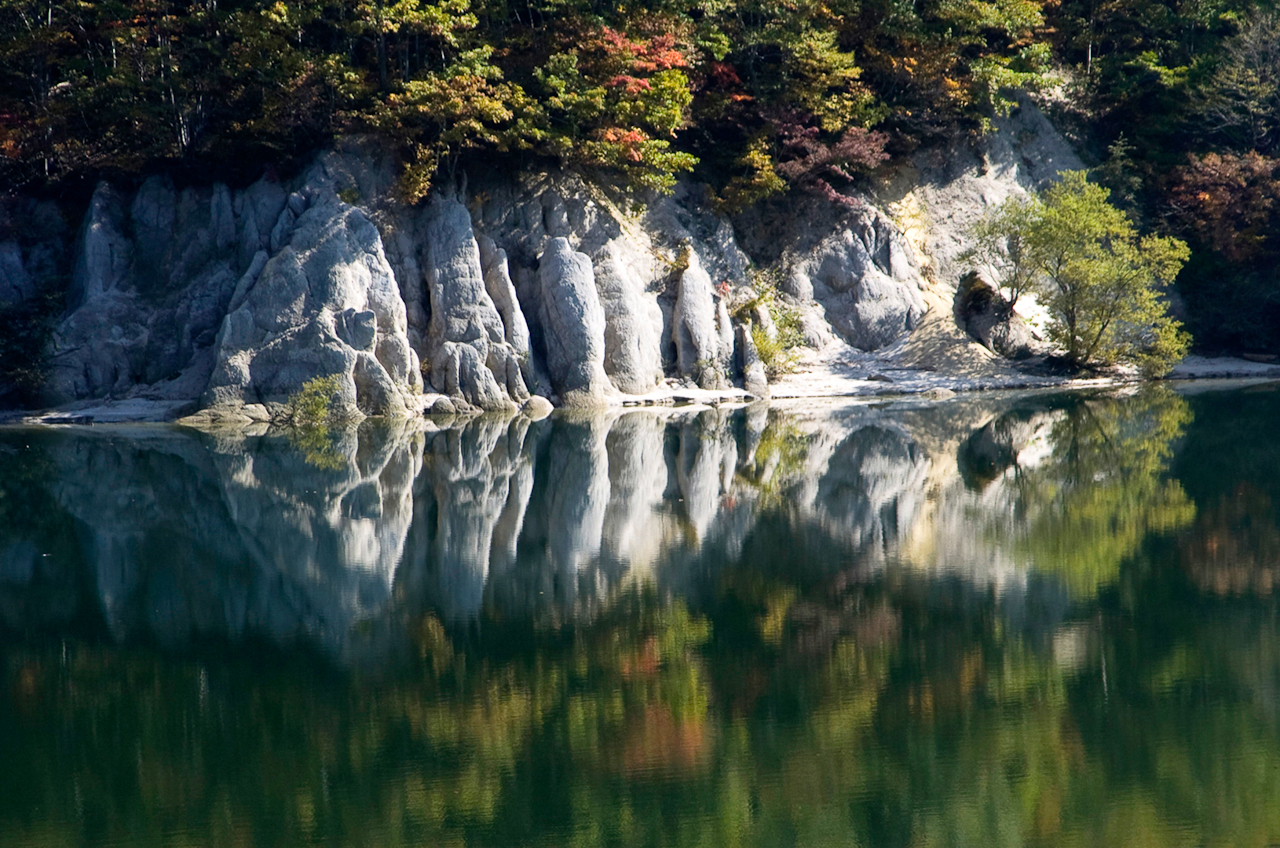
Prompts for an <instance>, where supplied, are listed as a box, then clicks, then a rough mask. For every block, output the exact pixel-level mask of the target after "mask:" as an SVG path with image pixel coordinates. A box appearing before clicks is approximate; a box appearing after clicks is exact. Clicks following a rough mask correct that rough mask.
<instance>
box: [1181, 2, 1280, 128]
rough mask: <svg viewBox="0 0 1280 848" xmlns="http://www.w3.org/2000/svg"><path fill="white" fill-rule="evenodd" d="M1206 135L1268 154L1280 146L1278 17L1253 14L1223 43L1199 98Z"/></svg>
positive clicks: (1267, 13)
mask: <svg viewBox="0 0 1280 848" xmlns="http://www.w3.org/2000/svg"><path fill="white" fill-rule="evenodd" d="M1198 100H1199V107H1200V112H1201V115H1202V117H1203V119H1204V121H1205V123H1206V125H1207V126H1208V128H1209V129H1210V130H1211V131H1216V132H1219V133H1221V134H1222V135H1224V136H1225V137H1226V138H1227V139H1228V140H1229V141H1230V142H1232V143H1233V144H1234V145H1237V146H1240V147H1243V148H1245V149H1253V150H1259V151H1262V152H1264V153H1265V152H1270V151H1273V150H1275V149H1276V145H1277V144H1280V16H1277V15H1276V14H1275V13H1272V12H1263V11H1255V12H1254V13H1253V14H1252V15H1251V16H1250V17H1249V18H1248V19H1246V20H1244V21H1243V22H1242V23H1241V26H1240V32H1239V33H1238V34H1236V35H1235V36H1233V37H1231V38H1230V39H1228V40H1227V41H1226V43H1225V44H1224V45H1223V57H1222V64H1221V65H1219V67H1218V70H1217V72H1216V73H1215V74H1214V75H1213V77H1212V78H1211V79H1210V81H1209V84H1208V86H1207V87H1206V88H1205V90H1204V91H1203V92H1202V93H1201V94H1200V97H1199V98H1198Z"/></svg>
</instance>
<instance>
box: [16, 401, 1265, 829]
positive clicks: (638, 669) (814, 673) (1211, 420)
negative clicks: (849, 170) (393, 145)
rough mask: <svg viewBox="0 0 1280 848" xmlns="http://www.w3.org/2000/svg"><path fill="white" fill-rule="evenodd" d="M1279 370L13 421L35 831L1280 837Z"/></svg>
mask: <svg viewBox="0 0 1280 848" xmlns="http://www.w3.org/2000/svg"><path fill="white" fill-rule="evenodd" d="M1278 592H1280V390H1277V388H1276V387H1275V386H1259V387H1253V388H1244V389H1241V388H1235V389H1230V390H1213V391H1206V390H1199V391H1196V392H1187V393H1179V392H1176V391H1172V390H1169V389H1164V388H1160V389H1156V390H1147V391H1143V392H1139V393H1136V394H1131V395H1129V396H1123V397H1120V396H1108V395H1062V394H1056V395H1055V394H1032V395H1021V396H1012V395H1011V396H975V397H972V398H967V399H966V398H962V399H955V400H952V401H949V402H945V403H942V404H936V405H932V406H930V405H923V404H921V405H911V404H898V405H886V406H876V407H872V406H843V407H842V406H815V407H813V408H809V409H802V410H799V411H792V412H782V411H779V410H776V409H775V410H772V411H769V410H766V409H763V408H758V409H752V410H738V411H734V412H729V411H723V410H704V411H701V412H697V411H693V412H681V411H680V410H666V411H662V412H660V413H655V412H647V411H639V412H629V413H627V414H625V415H624V414H615V415H611V416H607V417H603V418H577V419H571V418H562V419H549V420H546V421H541V422H536V423H534V422H529V421H527V420H524V419H516V420H514V421H505V420H488V419H483V420H480V421H477V422H472V423H470V424H467V425H466V426H461V425H460V426H459V427H456V428H452V429H450V428H446V429H443V430H439V431H436V430H434V429H431V428H429V429H428V431H423V430H422V429H421V428H420V427H419V428H414V427H411V426H408V425H394V426H387V425H375V426H365V427H362V428H361V429H359V430H357V431H351V432H317V431H313V432H309V433H302V434H294V435H292V436H285V435H272V434H263V435H260V436H254V437H247V438H246V437H240V436H235V437H233V436H224V435H207V434H196V433H192V432H189V431H182V430H178V429H171V428H161V427H133V428H110V427H95V428H66V429H63V430H60V431H56V432H55V431H50V430H44V431H36V430H15V429H10V430H0V763H3V768H0V844H3V845H5V846H9V845H21V846H63V845H139V846H142V845H146V846H162V845H163V846H187V845H243V846H267V845H270V846H291V845H302V844H318V845H358V846H364V845H368V846H398V845H424V846H454V845H456V846H462V845H475V846H514V845H534V846H561V845H573V846H577V845H582V846H588V845H592V846H594V845H646V846H668V845H670V846H686V845H687V846H715V845H726V846H728V845H762V846H790V845H806V846H808V845H813V846H827V845H865V846H942V845H964V846H1005V845H1008V846H1021V845H1036V846H1040V845H1043V846H1077V845H1078V846H1094V845H1101V846H1120V845H1151V846H1182V845H1186V846H1227V845H1242V846H1243V845H1252V846H1268V845H1271V844H1273V843H1277V842H1280V604H1278V603H1277V600H1276V596H1277V593H1278Z"/></svg>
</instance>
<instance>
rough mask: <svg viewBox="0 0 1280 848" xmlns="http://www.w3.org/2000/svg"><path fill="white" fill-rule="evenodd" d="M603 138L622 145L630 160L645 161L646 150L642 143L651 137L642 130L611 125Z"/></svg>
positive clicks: (623, 152) (610, 142) (625, 155)
mask: <svg viewBox="0 0 1280 848" xmlns="http://www.w3.org/2000/svg"><path fill="white" fill-rule="evenodd" d="M602 138H603V139H604V140H605V141H606V142H608V143H609V144H616V145H618V146H619V147H621V148H622V155H623V156H624V157H625V158H626V159H627V160H628V161H630V162H642V161H644V151H643V150H641V149H640V145H642V144H644V142H646V141H648V140H649V137H648V136H646V135H645V134H644V133H643V132H641V131H640V130H637V129H628V130H624V129H621V128H619V127H609V128H608V129H606V130H605V131H604V133H603V134H602Z"/></svg>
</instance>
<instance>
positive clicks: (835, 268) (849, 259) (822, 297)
mask: <svg viewBox="0 0 1280 848" xmlns="http://www.w3.org/2000/svg"><path fill="white" fill-rule="evenodd" d="M788 287H789V289H790V291H791V293H792V294H794V295H796V296H797V297H800V298H801V299H810V298H812V299H815V300H817V301H818V302H819V303H820V304H822V306H823V307H824V308H825V310H826V315H827V318H828V320H829V321H830V322H831V326H832V327H834V328H835V330H836V331H837V332H838V333H839V334H840V335H841V336H842V337H843V338H844V340H845V341H847V342H848V343H849V344H851V345H853V346H854V347H857V348H861V349H862V350H877V349H879V348H881V347H884V346H885V345H888V344H891V343H893V342H895V341H897V340H898V339H900V338H902V337H903V336H905V335H906V334H907V333H909V332H911V330H913V329H915V327H916V326H917V325H918V324H919V323H920V320H921V319H922V318H923V317H924V314H925V312H926V311H927V310H926V307H925V303H924V299H923V298H922V297H921V291H922V288H923V284H922V281H921V279H920V269H919V267H918V265H917V263H916V261H915V256H914V254H913V253H912V250H911V246H910V245H909V244H907V241H906V239H905V238H903V237H902V234H901V232H899V230H898V228H897V227H895V226H894V225H893V224H892V223H891V222H890V221H889V220H888V219H887V218H885V217H884V216H883V215H881V214H880V213H879V212H877V211H875V210H873V209H860V210H857V211H856V212H854V213H851V214H850V216H849V217H848V218H847V219H846V220H845V221H844V222H842V223H841V225H840V226H838V227H837V228H836V230H835V231H834V232H833V233H831V234H830V235H829V236H827V237H826V238H824V239H823V240H822V241H821V242H819V243H818V245H817V246H816V247H815V248H814V249H813V250H812V251H810V252H809V253H808V254H807V255H806V256H805V257H804V258H803V259H802V260H800V261H799V262H797V263H796V264H795V265H794V266H793V267H792V271H791V275H790V278H789V279H788Z"/></svg>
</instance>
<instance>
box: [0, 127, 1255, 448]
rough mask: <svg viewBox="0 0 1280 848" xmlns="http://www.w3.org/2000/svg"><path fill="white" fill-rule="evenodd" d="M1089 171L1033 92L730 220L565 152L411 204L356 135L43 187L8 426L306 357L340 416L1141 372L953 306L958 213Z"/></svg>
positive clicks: (224, 408)
mask: <svg viewBox="0 0 1280 848" xmlns="http://www.w3.org/2000/svg"><path fill="white" fill-rule="evenodd" d="M1080 167H1082V166H1081V163H1080V161H1079V159H1078V158H1077V157H1076V156H1075V154H1074V153H1073V152H1072V151H1071V149H1070V147H1069V145H1067V143H1066V142H1065V141H1064V140H1063V139H1062V137H1061V136H1060V135H1058V134H1057V133H1056V131H1055V130H1054V129H1053V127H1052V126H1051V125H1050V124H1049V122H1048V121H1047V120H1046V119H1045V117H1044V115H1043V114H1041V113H1040V112H1039V111H1038V110H1037V109H1036V108H1035V107H1034V106H1032V105H1031V104H1029V103H1026V104H1024V105H1023V107H1022V108H1021V109H1019V110H1018V111H1017V112H1015V113H1014V115H1012V116H1011V117H1010V118H1009V119H1007V120H1004V121H1002V122H1001V123H1000V125H999V127H998V129H997V131H996V132H994V133H993V134H991V135H990V136H989V137H987V138H985V139H983V140H982V141H981V142H979V143H977V144H960V143H957V144H956V145H954V146H953V147H952V148H950V149H946V150H929V151H923V152H921V153H920V154H918V155H917V156H915V157H914V158H913V159H912V160H911V161H910V162H909V163H907V164H906V165H900V166H898V167H897V168H896V169H894V170H893V171H891V172H887V173H884V174H880V175H878V177H877V179H876V182H875V185H874V186H873V187H871V188H870V189H869V190H868V191H867V192H866V193H864V194H863V195H860V196H857V197H850V198H849V202H848V203H847V204H843V205H842V204H833V203H830V202H828V201H826V200H822V199H819V198H816V197H808V196H803V195H799V196H796V195H793V196H790V197H788V198H786V199H785V200H783V201H774V202H771V203H769V204H765V205H763V206H760V207H756V208H752V209H749V210H747V211H745V212H742V213H739V214H737V215H735V216H734V217H733V218H730V217H728V216H726V215H725V214H724V213H723V212H721V211H718V209H717V207H716V204H715V202H714V200H713V198H711V197H709V196H708V195H707V193H706V191H705V190H704V189H702V188H700V187H698V186H695V185H691V184H681V185H679V186H678V187H677V189H676V191H675V192H674V193H673V194H672V195H669V196H660V197H652V198H649V200H648V202H647V203H646V204H644V205H636V204H634V202H633V201H629V200H627V199H626V198H621V197H611V196H609V194H608V193H607V192H606V191H604V190H602V189H601V188H600V187H598V186H595V185H593V184H591V183H589V182H588V181H586V180H584V179H583V178H582V177H581V176H578V175H574V174H568V173H525V174H520V175H515V176H512V175H506V174H497V173H493V174H481V175H472V178H471V180H470V184H469V185H468V183H467V181H463V182H462V183H461V184H458V185H455V186H453V187H452V188H451V189H449V190H447V191H445V192H442V193H437V194H435V195H433V196H432V197H431V198H429V199H428V200H427V201H425V202H423V203H420V204H416V205H406V204H405V203H403V202H402V201H401V200H400V199H399V196H398V194H397V191H396V182H395V178H396V173H397V172H396V167H395V163H394V161H393V160H392V158H391V157H390V156H388V155H387V154H386V152H385V151H383V150H381V149H380V148H379V147H378V146H377V145H376V144H375V143H374V142H372V141H370V140H367V139H359V138H356V139H347V140H345V141H343V142H340V143H339V144H338V145H337V146H336V147H335V148H334V149H333V150H330V151H328V152H326V153H324V154H322V155H320V156H319V157H318V158H317V159H316V160H315V162H314V163H313V164H312V166H311V167H310V168H308V169H307V170H306V171H305V172H304V173H303V174H301V175H300V176H299V177H297V178H296V179H294V180H292V181H290V182H287V183H282V182H281V181H279V180H278V179H277V178H274V177H264V178H263V179H261V180H259V181H258V182H256V183H254V184H252V185H250V186H248V187H246V188H243V189H240V190H232V189H230V188H229V187H227V186H225V185H221V184H217V185H211V186H187V187H181V188H180V187H177V186H175V185H174V184H173V183H172V182H171V181H170V180H168V179H167V178H165V177H163V176H155V177H152V178H150V179H148V180H146V181H145V182H144V183H142V184H141V185H140V186H139V187H137V188H136V190H126V189H122V188H120V187H117V186H113V185H111V184H108V183H102V184H100V185H99V186H98V188H97V190H96V191H95V192H94V195H93V199H92V201H91V203H90V204H89V208H88V210H87V212H86V213H85V216H84V220H83V223H82V225H81V226H80V231H79V235H78V236H77V237H76V239H75V241H74V245H72V244H70V243H68V242H69V240H68V237H67V236H66V233H65V232H64V231H63V230H59V228H58V226H57V220H58V216H57V215H55V214H53V213H52V212H50V211H49V210H47V209H43V211H42V208H40V207H39V205H38V204H37V205H36V206H35V207H32V209H30V210H27V211H28V213H29V214H28V215H27V218H28V219H29V220H30V221H33V222H36V223H37V224H38V223H39V222H41V221H44V222H46V223H45V224H42V225H40V226H36V225H35V224H33V225H32V226H31V227H28V228H27V229H26V230H24V231H23V233H21V234H10V235H12V236H13V237H12V238H10V236H9V235H4V236H0V259H2V260H3V261H0V303H3V302H7V303H11V304H12V303H14V302H18V303H21V302H22V299H23V298H30V297H34V296H36V294H37V293H38V292H39V291H40V289H41V286H42V285H45V284H47V280H48V278H51V277H52V276H55V275H56V274H57V273H58V262H59V261H60V260H59V257H61V256H66V255H69V256H72V257H74V258H73V263H72V266H71V267H70V268H69V269H67V272H66V273H67V274H68V275H69V278H70V280H71V284H70V288H69V291H68V308H67V310H66V312H65V314H64V315H63V316H62V318H61V319H60V320H59V321H58V323H57V325H56V328H55V329H54V331H53V334H52V338H51V340H50V342H49V349H48V362H49V363H50V367H49V374H48V379H47V380H46V381H45V384H44V387H43V398H42V400H43V401H44V403H43V404H41V405H43V406H46V407H47V411H45V412H14V413H5V414H0V423H3V422H45V423H77V422H79V423H88V422H90V421H92V422H98V423H102V422H109V421H111V422H114V421H157V420H166V421H171V420H181V421H183V422H184V423H188V424H193V425H198V426H220V425H251V424H260V423H266V422H270V421H279V420H280V419H281V417H282V416H283V415H284V414H286V413H287V409H288V407H287V403H288V401H289V398H290V397H291V396H293V395H294V394H295V393H297V392H298V391H299V390H300V389H302V388H303V386H304V385H306V384H307V383H308V382H309V381H311V380H313V379H314V378H316V377H331V378H333V379H334V381H335V385H336V386H337V390H336V392H335V393H334V395H333V397H332V399H331V403H332V405H333V412H334V413H335V414H336V417H338V418H343V419H359V418H362V417H366V416H390V417H404V416H418V415H431V416H436V415H450V416H452V415H472V414H478V413H481V412H499V411H502V412H516V411H524V412H525V413H526V414H528V415H529V416H531V417H534V418H540V417H544V416H546V415H547V414H549V413H550V412H551V410H552V409H553V408H554V407H568V408H579V409H599V408H608V407H621V406H638V405H666V404H676V405H681V404H713V405H714V404H724V403H737V402H746V401H749V400H753V399H767V398H770V397H773V398H779V399H781V398H787V399H800V398H819V397H861V396H870V397H883V396H888V395H919V394H925V395H928V396H931V397H935V398H937V397H945V396H949V395H950V394H951V393H955V392H968V391H978V390H986V389H1013V388H1036V387H1050V386H1061V387H1072V386H1081V387H1085V386H1099V385H1106V384H1110V383H1122V382H1131V381H1133V380H1135V379H1137V375H1136V374H1135V373H1130V372H1127V371H1124V370H1122V369H1120V370H1116V371H1114V372H1112V373H1109V374H1106V375H1102V376H1097V377H1094V378H1091V379H1079V378H1070V377H1067V376H1064V375H1061V374H1056V373H1053V372H1052V369H1047V368H1045V367H1043V366H1042V365H1041V364H1039V363H1038V361H1037V360H1036V359H1035V357H1032V358H1031V359H1028V360H1024V361H1021V362H1017V361H1013V360H1010V359H1006V358H1004V357H1002V356H1000V355H998V354H997V353H995V352H994V351H995V350H1001V351H1002V352H1008V351H1007V350H1004V345H1002V344H996V343H994V342H993V339H992V334H991V330H992V328H991V327H990V326H987V325H986V324H983V325H982V326H981V327H975V323H976V322H975V321H974V320H973V319H972V318H971V317H968V316H966V315H965V314H963V310H961V309H960V307H959V304H960V298H959V296H958V294H957V292H958V289H957V285H958V281H959V280H960V279H961V278H962V277H963V276H964V274H966V273H967V272H968V271H969V270H972V269H969V268H967V267H966V266H965V263H964V262H963V260H962V255H963V253H964V250H965V248H966V247H967V233H968V231H969V228H970V227H971V225H972V223H973V221H975V220H976V219H977V218H978V217H980V216H981V215H982V214H983V213H984V210H985V209H987V208H988V207H990V206H992V205H995V204H998V203H1001V202H1003V201H1004V200H1005V199H1007V198H1009V197H1011V196H1016V195H1018V194H1019V193H1026V192H1028V191H1032V190H1035V189H1037V188H1039V187H1041V186H1043V185H1044V184H1046V183H1047V182H1048V181H1051V180H1052V179H1053V178H1054V177H1055V176H1056V175H1057V173H1059V171H1061V170H1064V169H1076V168H1080ZM28 205H30V204H28ZM24 208H25V207H24ZM12 211H13V210H10V212H12ZM8 217H9V218H10V219H12V218H13V215H12V214H10V215H9V216H8ZM64 229H65V228H64ZM61 261H64V262H65V260H61ZM783 317H785V319H786V321H787V322H789V324H788V326H787V328H786V332H788V333H790V334H791V335H790V338H791V340H792V342H793V343H795V342H799V343H800V344H801V346H800V347H798V348H796V349H795V352H794V354H792V355H794V356H796V358H797V361H796V362H794V363H793V364H792V367H791V368H790V369H775V371H784V372H785V371H787V370H789V371H790V373H782V374H781V375H780V376H776V377H775V379H774V380H772V381H770V380H769V379H768V378H767V376H766V368H765V362H764V361H763V358H762V354H761V350H762V349H760V348H759V344H774V343H776V342H777V341H778V339H779V333H780V332H782V330H780V329H779V327H778V324H779V323H780V322H781V320H782V319H783ZM1019 320H1021V319H1019ZM966 322H968V324H969V326H968V327H967V330H966V327H965V326H964V324H965V323H966ZM988 323H989V322H988ZM1032 323H1033V322H1032V321H1031V320H1030V319H1028V322H1027V327H1028V328H1030V327H1031V325H1032ZM1018 332H1019V333H1021V334H1022V339H1023V341H1019V342H1017V344H1019V345H1021V346H1022V348H1023V350H1022V352H1023V353H1024V354H1025V353H1026V352H1027V351H1026V339H1029V338H1030V335H1029V334H1031V333H1033V330H1031V329H1023V328H1021V327H1020V328H1019V329H1018ZM1007 336H1008V333H1005V334H1004V336H1002V337H1001V338H1002V339H1004V340H1005V341H1007ZM977 339H983V340H984V341H985V342H986V344H985V345H984V344H982V343H979V341H977ZM1171 376H1172V377H1173V378H1175V379H1179V378H1195V377H1200V376H1215V377H1246V378H1269V377H1280V366H1276V365H1273V364H1269V363H1259V362H1248V361H1245V360H1226V359H1223V360H1204V359H1194V360H1188V362H1187V363H1185V364H1184V365H1182V366H1180V368H1179V369H1177V370H1175V371H1174V373H1173V374H1172V375H1171Z"/></svg>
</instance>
